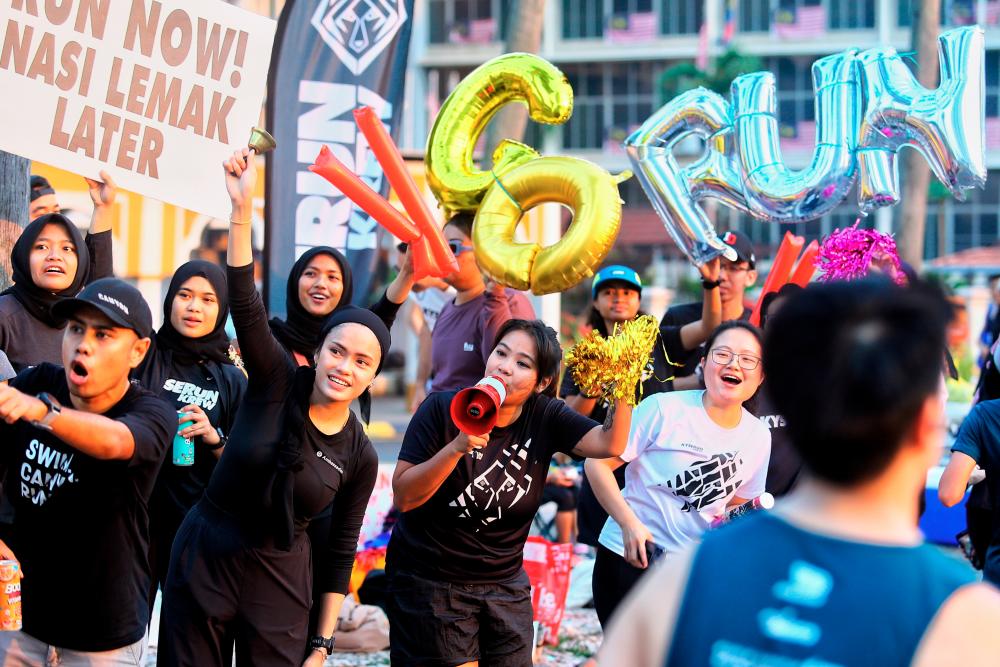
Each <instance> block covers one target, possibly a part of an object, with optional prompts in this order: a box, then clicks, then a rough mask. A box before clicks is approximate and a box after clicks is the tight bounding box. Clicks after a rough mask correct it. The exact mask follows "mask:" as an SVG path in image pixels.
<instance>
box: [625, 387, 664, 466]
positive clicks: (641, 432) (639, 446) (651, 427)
mask: <svg viewBox="0 0 1000 667" xmlns="http://www.w3.org/2000/svg"><path fill="white" fill-rule="evenodd" d="M660 397H661V394H653V395H652V396H648V397H647V398H645V399H643V400H642V402H640V403H639V405H637V406H636V407H635V410H633V411H632V426H631V428H630V429H629V432H628V444H626V445H625V451H624V452H622V455H621V456H620V457H619V458H621V460H622V461H625V462H626V463H628V462H629V461H633V460H635V459H636V458H638V456H639V454H641V453H642V452H643V450H645V449H646V448H647V447H648V446H649V443H650V442H652V441H653V440H654V439H655V438H656V437H657V436H658V435H659V432H660V424H661V423H662V421H663V415H662V411H661V409H660V401H659V398H660Z"/></svg>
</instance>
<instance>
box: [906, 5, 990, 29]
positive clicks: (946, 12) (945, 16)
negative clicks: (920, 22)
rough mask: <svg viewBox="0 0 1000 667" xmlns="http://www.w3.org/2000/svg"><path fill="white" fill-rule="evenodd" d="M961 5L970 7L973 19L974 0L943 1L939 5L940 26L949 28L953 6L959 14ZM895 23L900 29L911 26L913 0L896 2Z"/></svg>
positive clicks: (953, 13)
mask: <svg viewBox="0 0 1000 667" xmlns="http://www.w3.org/2000/svg"><path fill="white" fill-rule="evenodd" d="M962 5H971V6H972V16H973V18H975V15H976V14H975V0H951V2H950V3H949V1H948V0H945V1H944V2H942V3H941V26H942V27H943V26H950V25H952V23H951V16H954V15H955V12H954V11H950V10H951V8H952V7H953V6H958V8H959V14H961V13H962V8H961V6H962ZM896 23H897V25H899V26H900V27H908V26H910V25H912V24H913V0H898V3H897V5H896Z"/></svg>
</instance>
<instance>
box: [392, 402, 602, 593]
mask: <svg viewBox="0 0 1000 667" xmlns="http://www.w3.org/2000/svg"><path fill="white" fill-rule="evenodd" d="M456 393H457V392H453V391H446V392H439V393H435V394H431V395H430V396H429V397H428V398H427V400H425V401H424V402H423V403H422V404H421V405H420V409H419V410H417V413H416V414H415V415H414V416H413V418H412V419H411V420H410V425H409V427H407V429H406V435H404V436H403V447H402V449H401V450H400V452H399V460H400V461H406V462H407V463H413V464H420V463H423V462H424V461H427V460H428V459H430V458H432V457H433V456H434V455H435V454H437V453H438V452H439V451H440V450H441V449H442V448H444V447H445V446H446V445H447V444H448V443H449V442H451V441H452V440H454V439H455V438H456V437H457V436H458V428H456V427H455V424H454V423H453V422H452V420H451V416H450V412H449V407H450V406H451V399H452V397H453V396H454V395H455V394H456ZM596 425H597V424H596V422H594V421H593V420H592V419H589V418H587V417H583V416H581V415H579V414H577V413H576V412H574V411H573V410H571V409H570V408H569V407H567V405H566V404H565V403H563V402H562V401H560V400H558V399H554V398H549V397H548V396H542V395H535V396H533V397H531V398H529V399H528V401H527V402H526V403H525V404H524V406H523V408H522V411H521V416H520V417H518V418H517V421H515V422H514V423H513V424H510V425H509V426H505V427H503V428H494V429H493V430H492V431H491V432H490V441H489V444H488V445H487V446H486V447H485V448H483V449H481V450H479V451H477V452H474V453H473V454H468V455H466V456H464V457H462V459H461V460H460V461H459V462H458V464H457V465H456V466H455V469H454V470H453V471H452V472H451V474H449V475H448V477H447V479H445V481H444V483H443V484H442V485H441V487H440V488H439V489H438V490H437V492H436V493H435V494H434V495H433V496H432V497H431V498H430V499H429V500H428V501H427V502H425V503H424V504H423V505H421V506H420V507H417V508H415V509H412V510H410V511H409V512H403V513H402V515H401V516H400V519H399V522H398V523H397V524H396V526H395V528H393V531H392V538H391V539H390V541H389V550H388V553H387V556H386V557H387V566H388V567H389V568H390V569H403V570H408V571H413V572H415V573H416V574H417V575H419V576H423V577H427V578H429V579H438V580H444V581H451V582H455V583H490V582H497V581H504V580H507V579H510V578H511V577H512V576H514V575H515V574H517V572H518V571H520V569H521V561H522V553H523V551H524V543H525V540H527V538H528V530H529V529H530V527H531V520H532V518H533V517H534V516H535V512H537V511H538V506H539V505H540V504H541V499H542V490H543V488H544V486H545V478H546V476H547V474H548V470H549V462H550V460H551V459H552V456H553V454H555V453H556V452H564V453H567V454H568V453H570V452H571V451H572V450H573V448H574V447H576V445H577V443H579V442H580V439H581V438H583V436H584V435H586V434H587V432H588V431H590V430H591V429H592V428H594V427H595V426H596ZM477 455H478V456H477Z"/></svg>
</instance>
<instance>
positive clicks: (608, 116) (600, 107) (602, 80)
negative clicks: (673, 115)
mask: <svg viewBox="0 0 1000 667" xmlns="http://www.w3.org/2000/svg"><path fill="white" fill-rule="evenodd" d="M563 71H564V72H565V73H566V76H567V77H568V78H569V82H570V85H572V86H573V115H572V116H571V117H570V119H569V121H568V122H567V123H566V124H565V125H564V126H562V127H563V134H562V136H563V147H564V148H569V149H583V150H593V149H600V148H604V149H605V150H607V151H609V152H616V151H620V150H622V149H621V142H622V141H623V140H624V139H625V137H626V136H628V134H629V133H630V132H632V130H634V129H635V128H637V127H638V126H639V125H641V124H642V122H643V121H645V120H646V119H647V118H649V116H650V115H652V113H653V110H654V109H653V105H654V95H653V81H654V71H653V64H652V63H649V62H638V63H592V64H580V65H567V66H566V67H564V68H563Z"/></svg>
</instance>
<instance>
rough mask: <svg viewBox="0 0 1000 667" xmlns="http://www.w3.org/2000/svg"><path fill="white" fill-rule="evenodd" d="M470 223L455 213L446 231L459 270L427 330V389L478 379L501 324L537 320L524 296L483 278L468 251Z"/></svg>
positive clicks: (449, 279)
mask: <svg viewBox="0 0 1000 667" xmlns="http://www.w3.org/2000/svg"><path fill="white" fill-rule="evenodd" d="M472 220H473V217H472V216H471V215H468V214H459V215H456V216H454V217H453V218H452V219H451V220H449V221H448V224H447V225H445V227H444V236H445V238H446V239H447V240H448V245H449V247H450V248H451V251H452V252H453V253H454V254H455V259H456V260H458V270H457V271H455V272H454V273H452V274H450V275H448V276H445V279H444V280H445V282H446V283H448V284H449V285H451V286H452V287H454V288H455V291H456V292H457V294H456V295H455V298H454V300H452V301H450V302H449V303H447V304H445V306H444V308H443V309H442V310H441V315H440V316H439V317H438V320H437V324H436V325H435V327H434V330H433V332H431V378H432V379H431V391H451V390H453V389H463V388H465V387H468V386H470V385H473V384H475V383H476V382H478V381H479V380H481V379H482V378H483V374H484V372H485V370H486V360H487V359H489V356H490V352H492V351H493V342H494V339H495V338H496V335H497V331H499V330H500V326H501V325H502V324H503V323H504V322H506V321H507V320H510V319H522V320H533V319H535V310H534V308H532V307H531V302H529V301H528V299H527V297H525V296H524V294H522V293H520V292H518V291H516V290H512V289H507V288H505V287H504V286H503V285H498V284H496V283H493V282H492V281H491V282H490V284H488V285H487V283H486V282H485V281H484V280H483V275H482V273H481V272H480V270H479V265H478V264H477V263H476V256H475V254H474V253H473V251H472V236H471V235H472Z"/></svg>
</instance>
